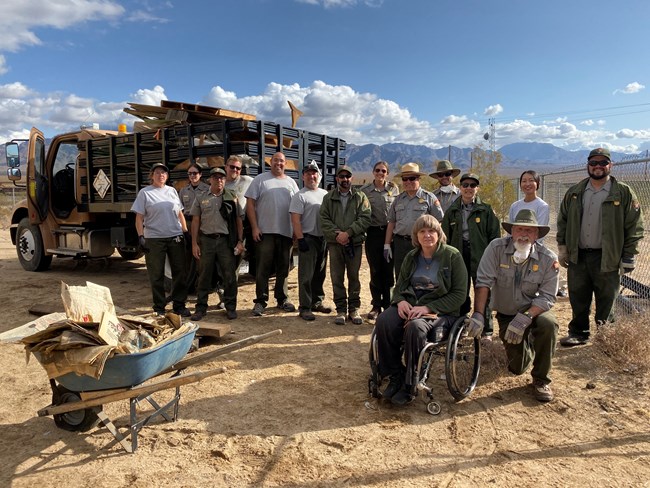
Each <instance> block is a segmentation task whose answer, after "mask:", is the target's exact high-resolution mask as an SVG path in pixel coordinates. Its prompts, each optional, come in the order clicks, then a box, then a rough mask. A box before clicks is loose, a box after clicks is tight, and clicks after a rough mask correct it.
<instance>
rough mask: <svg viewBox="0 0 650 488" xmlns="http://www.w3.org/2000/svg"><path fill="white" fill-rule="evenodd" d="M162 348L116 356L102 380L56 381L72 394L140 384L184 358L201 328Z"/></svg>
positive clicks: (82, 377) (80, 377)
mask: <svg viewBox="0 0 650 488" xmlns="http://www.w3.org/2000/svg"><path fill="white" fill-rule="evenodd" d="M193 325H194V326H193V327H192V328H191V329H190V330H188V331H187V332H186V333H184V334H182V335H179V336H178V337H175V338H174V339H172V340H169V341H167V342H164V343H163V344H161V345H159V346H155V347H152V348H150V349H145V350H143V351H142V352H137V353H133V354H116V355H114V356H112V357H111V358H109V359H107V360H106V364H105V365H104V370H103V371H102V374H101V376H100V377H99V379H95V378H93V377H92V376H87V375H78V374H76V373H67V374H64V375H62V376H59V377H57V378H55V380H56V381H57V383H59V384H60V385H62V386H64V387H65V388H67V389H68V390H70V391H76V392H82V391H97V390H111V389H115V388H130V387H132V386H136V385H140V384H142V383H144V382H145V381H147V380H148V379H150V378H153V377H154V376H156V375H157V374H158V373H160V372H161V371H164V370H166V369H167V368H169V367H170V366H172V365H174V364H175V363H177V362H178V361H180V360H181V359H183V358H184V357H185V355H186V354H187V352H188V351H189V350H190V347H191V346H192V341H193V340H194V335H195V334H196V331H197V330H198V328H199V327H198V325H196V324H193Z"/></svg>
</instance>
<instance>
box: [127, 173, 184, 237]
mask: <svg viewBox="0 0 650 488" xmlns="http://www.w3.org/2000/svg"><path fill="white" fill-rule="evenodd" d="M182 209H183V205H182V204H181V200H180V198H178V193H176V190H174V188H172V187H171V186H168V185H165V186H163V187H162V188H158V187H157V186H154V185H149V186H146V187H144V188H143V189H142V190H140V191H139V192H138V196H137V197H136V198H135V201H134V202H133V205H132V206H131V211H132V212H135V213H139V214H141V215H143V216H144V237H145V239H149V238H153V239H162V238H166V237H176V236H179V235H182V234H183V228H182V227H181V223H180V221H179V220H178V213H179V212H180V211H181V210H182Z"/></svg>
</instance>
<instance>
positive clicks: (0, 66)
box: [0, 54, 9, 75]
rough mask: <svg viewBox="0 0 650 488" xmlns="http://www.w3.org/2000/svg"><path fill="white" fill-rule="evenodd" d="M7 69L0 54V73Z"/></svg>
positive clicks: (5, 61)
mask: <svg viewBox="0 0 650 488" xmlns="http://www.w3.org/2000/svg"><path fill="white" fill-rule="evenodd" d="M7 71H9V69H8V68H7V60H6V58H5V57H4V56H3V55H2V54H0V75H4V74H5V73H6V72H7Z"/></svg>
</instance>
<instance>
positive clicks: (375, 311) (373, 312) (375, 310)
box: [368, 307, 381, 320]
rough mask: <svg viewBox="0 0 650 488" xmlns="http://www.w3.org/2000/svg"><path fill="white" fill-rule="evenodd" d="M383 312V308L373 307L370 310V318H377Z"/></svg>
mask: <svg viewBox="0 0 650 488" xmlns="http://www.w3.org/2000/svg"><path fill="white" fill-rule="evenodd" d="M380 313H381V308H379V307H372V310H371V311H370V312H368V320H377V317H378V316H379V314H380Z"/></svg>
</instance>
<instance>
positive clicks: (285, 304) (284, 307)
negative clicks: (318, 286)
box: [278, 300, 296, 312]
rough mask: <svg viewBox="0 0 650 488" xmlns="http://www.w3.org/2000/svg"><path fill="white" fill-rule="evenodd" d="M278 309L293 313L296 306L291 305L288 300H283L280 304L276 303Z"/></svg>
mask: <svg viewBox="0 0 650 488" xmlns="http://www.w3.org/2000/svg"><path fill="white" fill-rule="evenodd" d="M278 308H279V309H280V310H284V311H285V312H295V311H296V306H295V305H294V304H293V303H291V302H290V301H289V300H285V301H284V302H282V303H278Z"/></svg>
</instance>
